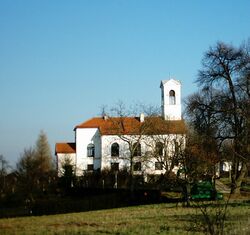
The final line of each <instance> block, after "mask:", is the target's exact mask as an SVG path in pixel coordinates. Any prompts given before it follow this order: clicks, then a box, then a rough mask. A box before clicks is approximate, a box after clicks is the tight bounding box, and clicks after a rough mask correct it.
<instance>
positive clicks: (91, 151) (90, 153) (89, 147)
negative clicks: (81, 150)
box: [87, 144, 95, 157]
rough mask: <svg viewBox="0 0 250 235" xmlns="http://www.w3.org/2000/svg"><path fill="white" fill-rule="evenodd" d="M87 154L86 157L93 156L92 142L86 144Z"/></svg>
mask: <svg viewBox="0 0 250 235" xmlns="http://www.w3.org/2000/svg"><path fill="white" fill-rule="evenodd" d="M87 155H88V157H94V156H95V145H94V144H88V146H87Z"/></svg>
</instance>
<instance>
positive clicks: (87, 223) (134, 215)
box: [0, 203, 250, 235]
mask: <svg viewBox="0 0 250 235" xmlns="http://www.w3.org/2000/svg"><path fill="white" fill-rule="evenodd" d="M200 216H201V213H200V210H199V209H197V208H183V207H181V206H180V205H179V206H177V207H176V205H175V204H157V205H147V206H136V207H127V208H118V209H110V210H100V211H91V212H83V213H72V214H61V215H51V216H37V217H22V218H12V219H0V234H2V235H3V234H25V235H26V234H27V235H29V234H39V235H40V234H202V232H201V231H202V228H204V226H203V225H202V224H200V222H198V221H200V218H202V217H200ZM225 230H226V233H225V234H241V235H243V234H250V204H249V203H244V204H237V205H236V204H232V205H230V206H229V210H228V218H227V221H226V229H225Z"/></svg>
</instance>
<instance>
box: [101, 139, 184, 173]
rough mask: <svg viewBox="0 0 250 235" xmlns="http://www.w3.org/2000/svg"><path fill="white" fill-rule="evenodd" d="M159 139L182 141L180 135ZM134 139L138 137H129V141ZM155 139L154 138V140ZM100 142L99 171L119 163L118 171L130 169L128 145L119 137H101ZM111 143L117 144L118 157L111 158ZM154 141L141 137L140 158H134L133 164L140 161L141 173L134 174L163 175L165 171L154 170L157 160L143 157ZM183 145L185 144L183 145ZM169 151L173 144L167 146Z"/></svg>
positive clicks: (150, 149)
mask: <svg viewBox="0 0 250 235" xmlns="http://www.w3.org/2000/svg"><path fill="white" fill-rule="evenodd" d="M158 137H159V139H164V138H165V139H167V140H169V141H170V142H171V141H173V140H174V139H179V141H182V140H183V136H182V135H161V136H158ZM126 138H129V136H126ZM132 138H133V139H136V138H138V137H136V136H134V137H131V140H132ZM154 139H155V138H154ZM101 142H102V144H101V145H102V153H101V156H102V162H101V169H102V170H103V169H105V168H108V169H110V167H111V163H119V169H122V168H123V167H127V168H128V169H129V167H130V161H129V156H130V152H129V146H128V143H127V142H125V141H124V140H122V139H121V138H120V137H119V136H111V135H110V136H109V135H106V136H102V137H101ZM113 143H118V144H119V148H120V149H119V150H120V155H119V157H111V145H112V144H113ZM154 143H155V140H153V139H152V138H151V137H147V136H145V137H142V140H141V152H142V157H134V162H136V161H140V162H141V164H142V171H141V172H135V174H164V173H165V170H164V169H163V170H155V162H158V159H156V158H147V157H146V156H145V153H146V152H147V151H149V152H150V151H152V146H153V145H154ZM184 145H185V143H184ZM168 147H169V151H171V149H174V144H173V145H171V144H170V145H168ZM176 169H178V168H175V169H174V171H175V172H176V171H177V170H176Z"/></svg>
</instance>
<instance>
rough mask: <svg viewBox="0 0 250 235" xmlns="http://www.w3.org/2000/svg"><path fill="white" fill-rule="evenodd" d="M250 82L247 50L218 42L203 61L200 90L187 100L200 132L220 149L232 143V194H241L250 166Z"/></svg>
mask: <svg viewBox="0 0 250 235" xmlns="http://www.w3.org/2000/svg"><path fill="white" fill-rule="evenodd" d="M249 79H250V56H249V50H248V49H247V47H234V46H232V45H227V44H225V43H222V42H218V43H217V44H216V45H215V46H214V47H210V48H209V50H208V51H207V52H206V53H205V55H204V58H203V60H202V69H201V70H200V71H199V74H198V78H197V80H196V83H197V84H198V85H199V87H200V90H199V92H198V93H196V94H194V95H192V96H191V97H190V98H189V100H188V113H189V116H190V117H191V120H192V121H193V123H194V127H195V129H196V130H197V132H198V133H203V134H206V135H207V137H208V138H213V139H214V140H215V141H216V142H217V143H218V146H219V147H220V146H223V144H224V143H225V142H226V141H228V140H231V143H232V146H231V150H232V158H231V161H232V177H231V178H232V187H231V191H232V193H238V192H239V190H240V186H241V182H242V179H243V178H244V176H245V175H246V173H247V164H248V163H249V115H248V114H249V105H250V104H249V98H250V96H249V89H250V88H249V84H250V82H249Z"/></svg>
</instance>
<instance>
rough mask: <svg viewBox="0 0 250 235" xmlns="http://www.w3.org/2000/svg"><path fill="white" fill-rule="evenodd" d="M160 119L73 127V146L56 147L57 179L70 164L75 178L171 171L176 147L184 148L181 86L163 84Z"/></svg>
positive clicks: (114, 120) (97, 119) (92, 122)
mask: <svg viewBox="0 0 250 235" xmlns="http://www.w3.org/2000/svg"><path fill="white" fill-rule="evenodd" d="M160 89H161V109H162V115H160V116H145V115H144V114H139V115H138V116H136V117H131V116H128V117H109V116H107V115H104V116H103V117H93V118H91V119H89V120H87V121H84V122H83V123H80V124H78V125H76V126H75V128H74V132H75V142H74V143H56V146H55V153H56V157H57V168H58V175H59V176H60V175H61V174H62V165H63V164H64V162H65V161H66V159H67V161H70V162H71V164H72V165H73V166H74V168H75V171H76V175H78V176H81V175H83V174H84V173H85V172H89V171H94V170H104V169H110V170H115V171H119V170H121V169H124V168H126V169H128V170H129V169H130V170H131V169H132V170H133V172H134V173H135V174H143V175H147V174H163V173H165V171H166V170H169V169H171V170H173V171H175V170H176V169H177V168H178V164H177V163H175V161H174V156H175V155H176V149H177V147H178V146H182V148H183V147H184V146H185V133H186V127H185V123H184V120H183V119H182V115H181V83H180V81H177V80H174V79H170V80H163V81H161V84H160Z"/></svg>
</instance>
